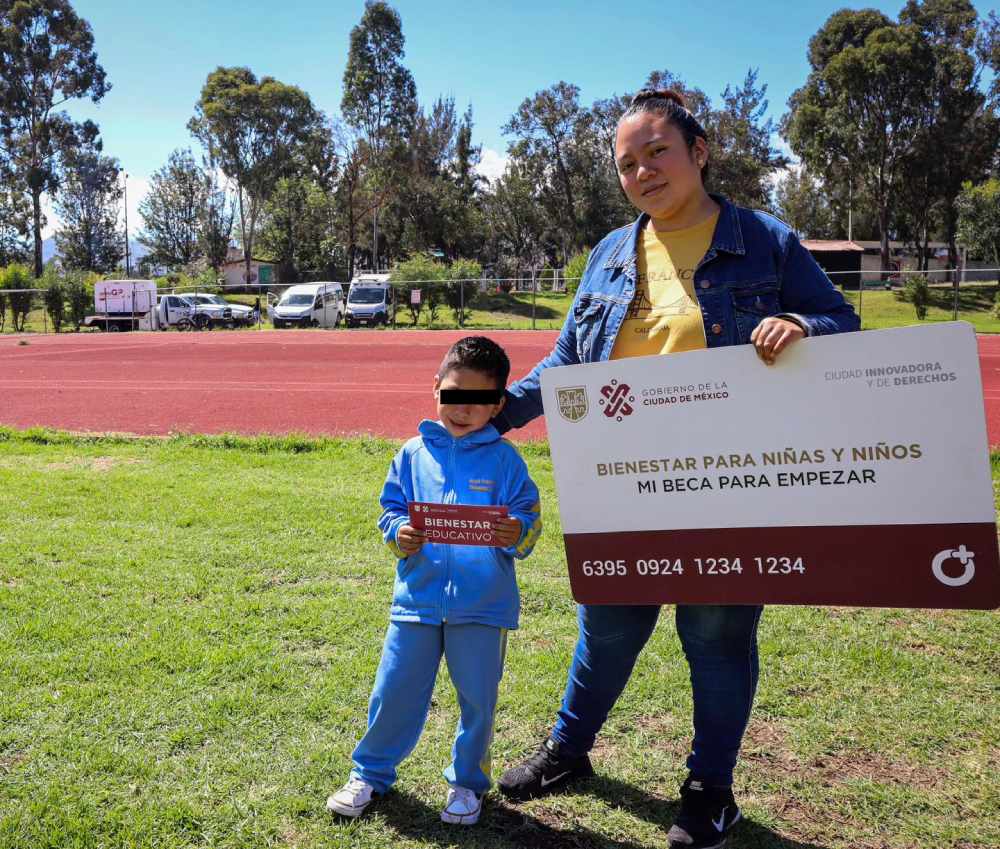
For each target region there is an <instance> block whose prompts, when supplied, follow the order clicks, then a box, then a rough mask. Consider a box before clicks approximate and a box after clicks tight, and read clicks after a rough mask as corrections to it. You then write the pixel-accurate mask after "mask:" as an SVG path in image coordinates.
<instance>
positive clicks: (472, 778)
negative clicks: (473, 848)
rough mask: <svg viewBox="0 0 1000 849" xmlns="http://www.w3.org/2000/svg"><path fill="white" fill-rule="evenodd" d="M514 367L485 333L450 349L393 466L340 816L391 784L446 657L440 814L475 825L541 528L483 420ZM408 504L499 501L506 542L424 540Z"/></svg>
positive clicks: (503, 447)
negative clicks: (367, 693) (428, 416)
mask: <svg viewBox="0 0 1000 849" xmlns="http://www.w3.org/2000/svg"><path fill="white" fill-rule="evenodd" d="M509 374H510V362H509V360H508V359H507V355H506V354H505V353H504V351H503V349H502V348H501V347H500V346H499V345H497V344H496V343H495V342H493V341H491V340H490V339H487V338H486V337H483V336H469V337H466V338H465V339H461V340H459V341H458V342H456V343H455V344H454V345H452V347H451V348H450V349H449V351H448V353H447V354H446V355H445V358H444V361H443V362H442V363H441V367H440V369H439V370H438V373H437V375H436V377H435V378H434V397H435V399H436V400H437V412H438V417H439V419H440V420H439V421H437V422H432V421H429V420H425V421H423V422H421V424H420V427H419V431H420V435H419V436H417V437H414V438H413V439H411V440H410V441H409V442H407V443H406V444H405V445H404V446H403V447H402V449H400V451H399V453H398V454H397V455H396V457H395V458H394V459H393V461H392V466H391V467H390V468H389V474H388V476H387V478H386V482H385V486H384V488H383V489H382V496H381V498H380V502H381V504H382V507H383V509H384V512H383V513H382V517H381V518H380V519H379V522H378V525H379V528H380V529H381V530H382V535H383V537H384V539H385V541H386V543H387V544H388V545H389V547H390V548H391V549H392V551H393V552H394V553H395V554H396V556H397V557H399V562H398V563H397V566H396V583H395V588H394V590H393V599H392V608H391V611H390V615H389V630H388V633H387V634H386V637H385V644H384V646H383V648H382V660H381V662H380V663H379V667H378V672H377V673H376V675H375V686H374V689H373V691H372V696H371V701H370V702H369V705H368V731H367V732H366V733H365V735H364V737H363V738H362V739H361V742H360V743H358V745H357V747H356V748H355V749H354V753H353V754H352V756H351V757H352V760H353V761H354V769H353V770H351V775H350V779H349V780H348V782H347V784H345V785H344V786H343V787H342V788H341V789H340V790H338V791H337V792H336V793H334V794H333V795H332V796H330V798H329V799H327V802H326V806H327V808H328V809H329V810H331V811H334V812H336V813H338V814H341V815H343V816H348V817H357V816H360V815H361V814H362V813H363V812H364V810H365V808H367V807H368V805H369V803H370V802H371V801H372V799H373V798H375V797H376V796H379V795H381V794H383V793H385V792H386V791H387V790H388V789H389V788H390V787H391V786H392V784H393V782H394V781H395V780H396V767H397V765H398V764H399V763H400V762H401V761H402V760H403V759H404V758H405V757H406V756H407V755H409V754H410V752H411V751H412V750H413V747H414V746H415V745H416V743H417V739H418V738H419V737H420V732H421V730H422V728H423V725H424V721H425V719H426V718H427V710H428V708H429V706H430V701H431V692H432V691H433V689H434V679H435V677H436V675H437V669H438V666H439V665H440V662H441V655H442V654H444V656H445V660H446V661H447V663H448V671H449V673H450V674H451V680H452V682H453V683H454V685H455V690H456V691H457V693H458V704H459V708H460V718H459V722H458V728H457V730H456V733H455V744H454V746H453V748H452V762H451V764H450V765H449V766H448V768H447V769H445V771H444V777H445V779H446V780H447V782H448V784H449V785H450V788H449V790H448V797H447V800H446V802H445V807H444V810H442V812H441V819H442V820H443V821H444V822H448V823H456V824H460V825H472V824H474V823H475V822H477V821H478V820H479V813H480V811H481V809H482V798H483V794H484V793H485V792H486V791H487V790H488V789H489V787H490V783H491V781H490V759H489V747H490V741H491V739H492V736H493V713H494V710H495V708H496V703H497V688H498V686H499V684H500V677H501V674H502V673H503V662H504V651H505V648H506V643H507V630H508V629H510V628H516V627H517V620H518V612H519V609H520V600H519V598H518V591H517V579H516V576H515V574H514V559H515V558H518V559H520V558H524V557H527V556H528V554H530V553H531V549H532V548H533V547H534V545H535V542H536V541H537V539H538V535H539V534H540V533H541V529H542V523H541V519H540V511H541V505H540V504H539V498H538V489H537V487H536V486H535V484H534V483H533V482H532V481H531V478H530V477H529V476H528V470H527V467H526V466H525V464H524V460H522V459H521V456H520V455H519V454H518V453H517V451H516V450H515V449H514V447H513V446H512V445H511V444H510V443H509V442H507V441H505V440H502V439H501V438H500V435H499V434H498V433H497V431H496V429H495V428H494V427H493V426H492V425H491V424H490V423H489V422H490V419H492V418H493V417H494V416H495V415H496V414H497V413H499V412H500V410H501V409H502V408H503V404H504V387H505V386H506V385H507V377H508V376H509ZM411 501H422V502H431V503H444V504H474V505H481V506H486V505H502V506H506V507H507V508H508V516H507V518H503V519H499V518H498V519H495V520H494V521H493V529H494V533H495V536H496V539H497V541H498V542H500V543H501V545H500V546H499V547H485V546H479V547H476V546H471V545H442V544H438V543H431V542H428V541H427V539H426V537H425V535H424V533H423V532H422V531H418V530H416V529H415V528H413V527H412V526H411V525H410V520H409V514H408V509H407V503H408V502H411Z"/></svg>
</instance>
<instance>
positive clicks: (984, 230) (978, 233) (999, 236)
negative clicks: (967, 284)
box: [957, 178, 1000, 267]
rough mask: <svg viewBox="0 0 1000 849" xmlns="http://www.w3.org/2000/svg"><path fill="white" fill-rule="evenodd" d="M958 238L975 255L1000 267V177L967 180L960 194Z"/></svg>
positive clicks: (958, 203)
mask: <svg viewBox="0 0 1000 849" xmlns="http://www.w3.org/2000/svg"><path fill="white" fill-rule="evenodd" d="M957 208H958V238H959V239H961V241H962V244H963V245H965V246H966V247H967V248H968V249H969V252H970V253H971V254H972V255H973V256H979V257H983V258H985V259H987V260H988V261H989V262H992V263H993V264H994V265H995V266H998V267H1000V179H997V178H991V179H989V180H986V181H985V182H984V183H981V184H980V185H978V186H973V185H972V183H966V184H965V185H964V186H963V187H962V193H961V194H960V195H959V196H958V202H957Z"/></svg>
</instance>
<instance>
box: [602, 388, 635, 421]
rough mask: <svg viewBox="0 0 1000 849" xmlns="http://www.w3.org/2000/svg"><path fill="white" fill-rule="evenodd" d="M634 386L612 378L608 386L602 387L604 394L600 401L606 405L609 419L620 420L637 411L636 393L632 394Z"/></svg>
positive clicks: (605, 409) (605, 408)
mask: <svg viewBox="0 0 1000 849" xmlns="http://www.w3.org/2000/svg"><path fill="white" fill-rule="evenodd" d="M631 393H632V388H631V387H630V386H629V385H628V384H627V383H619V382H618V381H617V380H612V381H611V383H609V384H608V385H607V386H602V387H601V395H602V396H603V397H602V398H601V400H600V401H599V402H598V403H599V404H600V405H601V406H602V407H604V415H606V416H607V417H608V418H609V419H614V420H615V421H617V422H620V421H621V420H622V419H623V418H624V417H625V416H631V415H632V413H634V412H635V407H633V406H632V404H634V403H635V395H633V394H631Z"/></svg>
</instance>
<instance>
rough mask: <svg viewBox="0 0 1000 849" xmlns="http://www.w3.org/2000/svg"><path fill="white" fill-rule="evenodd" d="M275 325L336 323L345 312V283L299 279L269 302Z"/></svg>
mask: <svg viewBox="0 0 1000 849" xmlns="http://www.w3.org/2000/svg"><path fill="white" fill-rule="evenodd" d="M267 314H268V316H269V317H270V319H271V323H272V324H273V325H274V326H275V327H336V326H337V325H338V324H340V319H341V318H343V316H344V287H343V286H342V285H341V284H340V283H300V284H299V285H297V286H290V287H289V288H288V289H286V290H285V291H284V293H283V294H282V296H281V299H280V300H279V301H278V303H276V304H274V305H269V306H268V308H267Z"/></svg>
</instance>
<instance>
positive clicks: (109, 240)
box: [55, 149, 125, 273]
mask: <svg viewBox="0 0 1000 849" xmlns="http://www.w3.org/2000/svg"><path fill="white" fill-rule="evenodd" d="M66 164H67V168H66V176H65V179H64V181H63V187H62V191H61V192H60V195H59V200H58V203H57V206H56V209H57V211H58V213H59V218H60V227H59V229H58V230H57V231H56V235H55V238H56V247H57V248H58V250H59V254H60V256H61V258H62V263H63V265H64V266H65V267H66V268H79V269H84V270H86V271H97V272H101V273H104V272H108V271H112V270H114V269H115V268H116V267H117V266H118V263H119V262H120V260H121V258H122V257H123V256H124V255H125V247H124V245H125V233H124V231H123V230H122V229H120V228H119V226H118V216H119V212H120V209H121V203H122V194H123V190H122V184H121V182H120V180H119V174H120V172H121V169H120V167H119V165H118V160H117V159H112V158H111V157H107V156H103V155H102V154H101V153H100V152H99V151H97V150H94V149H85V150H82V151H78V152H75V153H73V154H71V155H70V156H69V157H68V158H67V161H66Z"/></svg>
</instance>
